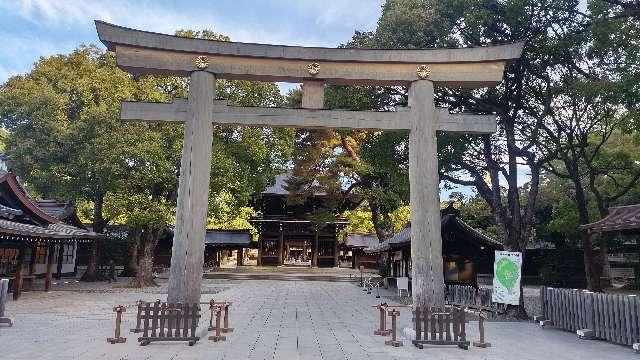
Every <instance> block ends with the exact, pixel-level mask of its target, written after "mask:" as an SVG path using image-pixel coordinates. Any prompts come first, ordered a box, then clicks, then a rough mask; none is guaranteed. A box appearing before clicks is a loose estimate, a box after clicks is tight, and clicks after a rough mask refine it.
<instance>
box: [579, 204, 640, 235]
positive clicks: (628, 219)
mask: <svg viewBox="0 0 640 360" xmlns="http://www.w3.org/2000/svg"><path fill="white" fill-rule="evenodd" d="M580 228H581V229H583V230H587V231H589V232H590V233H593V232H607V231H620V230H640V204H637V205H628V206H618V207H610V208H609V215H607V216H606V217H605V218H604V219H601V220H599V221H596V222H594V223H591V224H586V225H582V226H580Z"/></svg>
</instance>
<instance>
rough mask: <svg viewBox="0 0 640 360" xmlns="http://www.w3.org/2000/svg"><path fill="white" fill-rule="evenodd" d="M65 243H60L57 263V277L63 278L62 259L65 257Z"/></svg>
mask: <svg viewBox="0 0 640 360" xmlns="http://www.w3.org/2000/svg"><path fill="white" fill-rule="evenodd" d="M64 246H65V245H64V244H60V245H58V264H57V265H56V279H58V280H60V279H61V278H62V259H63V258H64Z"/></svg>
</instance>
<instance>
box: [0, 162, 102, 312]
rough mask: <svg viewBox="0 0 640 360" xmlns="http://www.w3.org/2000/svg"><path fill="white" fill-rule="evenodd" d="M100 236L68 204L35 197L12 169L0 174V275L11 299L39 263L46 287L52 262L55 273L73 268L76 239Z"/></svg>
mask: <svg viewBox="0 0 640 360" xmlns="http://www.w3.org/2000/svg"><path fill="white" fill-rule="evenodd" d="M100 237H102V235H100V234H97V233H94V232H91V231H88V230H87V229H85V228H84V227H83V226H82V224H81V223H80V221H79V219H78V218H77V215H76V213H75V209H74V208H73V206H72V205H70V204H64V203H59V202H56V201H46V200H45V201H35V200H33V199H32V198H31V197H29V195H28V193H27V191H26V190H25V189H24V187H22V185H21V184H20V183H19V182H18V180H17V179H16V177H15V175H14V174H13V173H11V172H6V173H4V174H2V175H0V278H9V280H10V282H11V285H10V286H11V289H13V298H14V299H16V300H17V299H18V298H19V297H20V294H21V292H22V290H23V289H30V288H31V287H32V283H33V280H34V279H35V277H36V275H38V274H39V273H41V271H39V270H40V269H39V267H40V265H41V264H42V266H46V270H44V274H43V275H44V277H45V283H44V290H45V291H48V290H49V289H50V288H51V284H52V279H53V273H54V266H55V267H56V273H57V276H60V275H61V274H62V273H63V272H68V269H69V268H71V269H73V268H74V267H75V254H76V249H77V243H79V242H89V241H92V240H95V239H98V238H100ZM45 264H46V265H45ZM65 268H66V270H67V271H65Z"/></svg>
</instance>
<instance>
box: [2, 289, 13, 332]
mask: <svg viewBox="0 0 640 360" xmlns="http://www.w3.org/2000/svg"><path fill="white" fill-rule="evenodd" d="M8 298H9V279H0V324H8V325H9V326H12V325H13V320H11V319H10V318H8V317H6V316H5V309H6V304H7V299H8Z"/></svg>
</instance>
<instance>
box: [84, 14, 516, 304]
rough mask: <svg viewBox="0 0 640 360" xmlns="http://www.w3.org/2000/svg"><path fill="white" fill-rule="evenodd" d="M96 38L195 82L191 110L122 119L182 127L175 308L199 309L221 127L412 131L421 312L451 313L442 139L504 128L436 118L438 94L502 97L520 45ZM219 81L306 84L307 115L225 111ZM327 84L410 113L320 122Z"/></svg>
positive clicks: (128, 32)
mask: <svg viewBox="0 0 640 360" xmlns="http://www.w3.org/2000/svg"><path fill="white" fill-rule="evenodd" d="M96 28H97V31H98V37H99V38H100V40H101V41H102V42H103V43H104V44H105V45H106V46H107V48H108V49H109V50H111V51H114V52H115V54H116V61H117V64H118V66H119V67H120V68H122V69H123V70H125V71H127V72H129V73H132V74H163V75H174V76H185V77H189V78H190V82H189V98H188V99H187V100H184V99H176V100H174V102H173V103H163V104H160V103H137V102H123V103H122V108H121V118H122V120H124V121H151V122H165V123H166V122H168V123H171V122H174V123H175V122H177V123H184V145H183V149H182V162H181V168H180V179H179V189H178V203H177V212H176V229H175V233H174V241H173V248H172V258H171V269H170V277H169V289H168V291H169V294H168V301H169V302H174V303H175V302H186V303H195V302H199V301H200V291H201V289H200V283H201V280H202V266H203V262H204V259H203V254H204V251H203V250H204V235H205V225H206V218H207V207H208V204H207V200H208V192H209V175H210V171H211V166H210V163H211V151H212V141H213V123H214V122H215V123H216V124H227V125H236V126H267V127H270V126H275V127H301V128H338V129H340V128H342V129H372V130H380V131H387V130H388V131H394V130H408V131H409V134H410V135H409V182H410V187H411V189H410V203H411V220H412V221H411V223H412V227H411V238H412V240H413V241H412V242H411V258H412V264H413V266H412V272H413V277H412V282H413V284H412V285H413V286H412V287H413V303H414V305H416V306H421V307H426V308H431V307H432V306H435V307H442V306H443V305H444V286H443V285H444V281H443V273H442V268H443V267H442V266H443V265H442V244H441V236H440V212H439V206H440V200H439V186H438V185H439V181H438V159H437V146H436V132H437V131H445V132H454V133H471V134H488V133H492V132H495V131H496V121H495V116H494V115H469V114H451V113H449V111H448V109H446V108H443V109H440V108H436V107H435V105H434V88H435V86H444V87H456V88H470V89H473V88H481V87H488V86H495V85H496V84H498V83H500V82H501V81H502V77H503V72H504V68H505V66H506V64H507V63H508V62H509V61H513V60H515V59H517V58H519V57H520V54H521V52H522V48H523V43H516V44H509V45H500V46H488V47H477V48H464V49H429V50H426V49H413V50H380V49H329V48H308V47H299V46H281V45H264V44H248V43H236V42H225V41H213V40H203V39H191V38H184V37H178V36H171V35H163V34H157V33H151V32H145V31H139V30H133V29H127V28H123V27H119V26H115V25H111V24H107V23H104V22H101V21H96ZM217 78H224V79H242V80H253V81H284V82H302V83H303V87H302V92H303V95H302V108H301V109H279V108H256V107H233V106H228V105H227V104H226V102H224V101H217V100H215V99H216V94H215V91H216V86H215V85H216V84H215V81H216V79H217ZM325 84H340V85H377V86H404V87H407V88H408V90H409V102H408V108H406V109H396V111H387V112H380V111H339V110H323V107H324V86H325ZM391 150H392V149H389V151H391ZM280 243H281V242H279V244H280ZM280 253H281V254H282V252H280Z"/></svg>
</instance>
